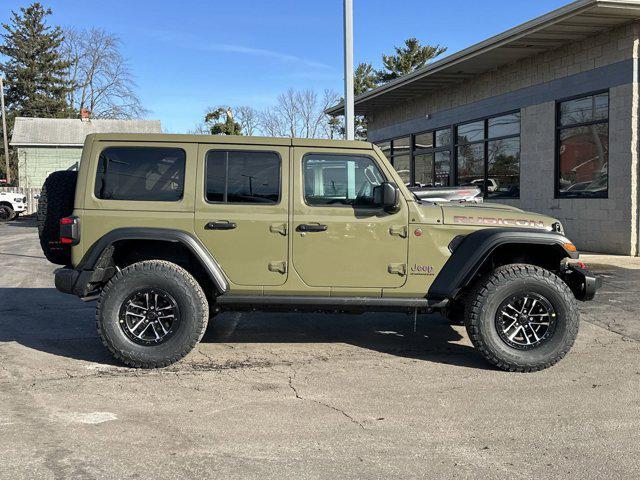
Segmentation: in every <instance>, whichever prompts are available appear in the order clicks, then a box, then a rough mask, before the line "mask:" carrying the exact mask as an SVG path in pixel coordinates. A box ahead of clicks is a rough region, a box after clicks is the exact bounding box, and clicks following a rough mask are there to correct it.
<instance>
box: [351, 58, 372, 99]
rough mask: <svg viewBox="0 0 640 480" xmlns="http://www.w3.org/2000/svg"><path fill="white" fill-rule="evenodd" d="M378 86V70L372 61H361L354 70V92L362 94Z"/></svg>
mask: <svg viewBox="0 0 640 480" xmlns="http://www.w3.org/2000/svg"><path fill="white" fill-rule="evenodd" d="M377 86H378V83H377V79H376V71H375V70H374V69H373V66H372V65H371V64H370V63H360V64H358V66H357V67H356V69H355V70H354V72H353V93H354V94H355V95H362V94H363V93H365V92H368V91H369V90H373V89H374V88H376V87H377Z"/></svg>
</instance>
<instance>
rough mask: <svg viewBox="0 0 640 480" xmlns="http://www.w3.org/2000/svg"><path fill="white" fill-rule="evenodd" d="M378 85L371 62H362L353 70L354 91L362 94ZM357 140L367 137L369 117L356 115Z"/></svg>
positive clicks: (356, 93)
mask: <svg viewBox="0 0 640 480" xmlns="http://www.w3.org/2000/svg"><path fill="white" fill-rule="evenodd" d="M377 86H378V81H377V77H376V71H375V70H374V69H373V66H372V65H371V64H370V63H360V64H358V66H357V67H356V69H355V71H354V72H353V93H354V94H355V95H356V96H357V95H362V94H363V93H366V92H368V91H369V90H373V89H374V88H376V87H377ZM354 127H355V138H356V140H366V139H367V117H365V116H364V115H356V116H355V118H354Z"/></svg>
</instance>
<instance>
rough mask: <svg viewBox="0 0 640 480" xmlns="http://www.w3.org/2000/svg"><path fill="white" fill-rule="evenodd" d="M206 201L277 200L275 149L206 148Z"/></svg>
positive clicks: (262, 201) (276, 157)
mask: <svg viewBox="0 0 640 480" xmlns="http://www.w3.org/2000/svg"><path fill="white" fill-rule="evenodd" d="M205 168H206V173H205V176H206V185H205V189H206V191H205V193H206V199H207V202H212V203H254V204H263V205H269V204H275V203H278V201H279V200H280V156H279V155H278V154H277V153H275V152H248V151H247V152H245V151H227V150H209V151H208V152H207V157H206V167H205Z"/></svg>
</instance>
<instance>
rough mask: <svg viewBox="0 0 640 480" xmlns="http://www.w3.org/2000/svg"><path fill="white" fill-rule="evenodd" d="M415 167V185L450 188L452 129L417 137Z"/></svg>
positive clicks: (414, 151)
mask: <svg viewBox="0 0 640 480" xmlns="http://www.w3.org/2000/svg"><path fill="white" fill-rule="evenodd" d="M413 165H414V168H413V173H414V175H413V182H412V184H413V185H415V186H418V187H434V186H436V187H448V186H449V185H450V180H449V173H450V170H451V129H450V128H445V129H441V130H436V131H432V132H426V133H419V134H417V135H415V136H414V150H413Z"/></svg>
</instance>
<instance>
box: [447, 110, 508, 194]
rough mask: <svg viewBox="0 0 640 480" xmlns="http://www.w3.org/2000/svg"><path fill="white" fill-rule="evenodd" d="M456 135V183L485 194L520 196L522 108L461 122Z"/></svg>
mask: <svg viewBox="0 0 640 480" xmlns="http://www.w3.org/2000/svg"><path fill="white" fill-rule="evenodd" d="M485 132H486V137H485ZM457 135H458V136H457V137H456V138H457V141H458V148H457V149H456V154H457V167H458V168H457V178H456V182H457V184H458V185H463V186H468V185H470V186H475V187H479V188H480V189H481V190H482V192H483V195H484V196H485V197H486V198H518V197H519V195H520V112H514V113H508V114H505V115H500V116H497V117H490V118H486V119H484V120H480V121H477V122H473V123H467V124H463V125H459V126H458V127H457ZM469 142H473V143H469Z"/></svg>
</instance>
